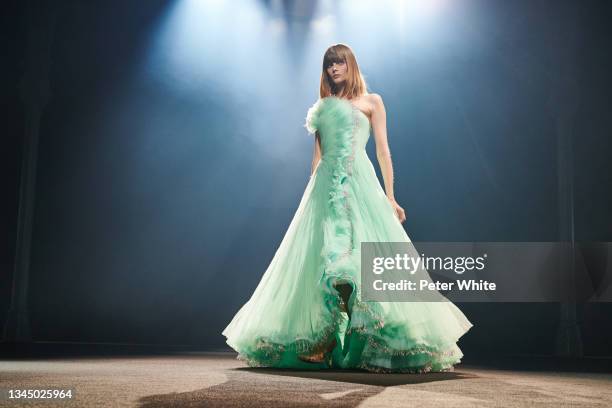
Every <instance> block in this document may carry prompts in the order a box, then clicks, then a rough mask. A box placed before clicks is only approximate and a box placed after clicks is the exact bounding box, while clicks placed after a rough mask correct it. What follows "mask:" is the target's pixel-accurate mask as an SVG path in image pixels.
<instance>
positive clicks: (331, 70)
mask: <svg viewBox="0 0 612 408" xmlns="http://www.w3.org/2000/svg"><path fill="white" fill-rule="evenodd" d="M326 70H327V75H329V77H330V78H331V79H332V81H334V83H335V84H336V85H338V84H341V83H343V82H344V81H346V75H347V71H348V69H347V66H346V62H344V61H341V62H333V63H331V64H329V65H328V66H327V68H326Z"/></svg>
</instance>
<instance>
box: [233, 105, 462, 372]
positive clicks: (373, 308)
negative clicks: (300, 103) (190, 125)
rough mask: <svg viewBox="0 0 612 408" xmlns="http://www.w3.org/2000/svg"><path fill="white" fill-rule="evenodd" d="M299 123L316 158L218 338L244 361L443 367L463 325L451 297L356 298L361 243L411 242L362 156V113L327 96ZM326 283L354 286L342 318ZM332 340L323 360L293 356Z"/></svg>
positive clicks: (449, 364) (455, 355)
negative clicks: (258, 273)
mask: <svg viewBox="0 0 612 408" xmlns="http://www.w3.org/2000/svg"><path fill="white" fill-rule="evenodd" d="M305 127H306V129H307V130H308V131H309V133H313V134H314V133H315V132H316V131H318V132H319V135H320V137H321V151H322V155H321V160H320V161H319V163H318V165H317V167H316V169H315V171H314V173H313V175H312V176H311V178H310V180H309V182H308V184H307V186H306V188H305V191H304V194H303V196H302V199H301V201H300V204H299V206H298V208H297V210H296V213H295V215H294V217H293V219H292V221H291V223H290V225H289V228H288V230H287V232H286V233H285V236H284V237H283V239H282V241H281V243H280V245H279V247H278V249H277V251H276V253H275V255H274V257H273V259H272V260H271V262H270V264H269V266H268V268H267V269H266V271H265V273H264V274H263V276H262V278H261V281H260V282H259V284H258V286H257V288H256V289H255V291H254V292H253V294H252V296H251V298H250V299H249V300H248V301H247V302H246V303H245V304H244V305H243V306H242V307H241V308H240V310H239V311H238V312H237V313H236V315H235V316H234V318H233V319H232V321H231V322H230V323H229V324H228V326H227V327H226V328H225V329H224V330H223V332H222V334H223V335H224V336H225V337H226V338H227V339H226V341H227V344H229V345H230V346H231V347H232V348H233V349H234V350H236V351H237V352H238V357H237V358H238V359H239V360H243V361H245V362H246V363H247V364H248V365H249V366H251V367H277V368H295V369H302V370H309V369H325V368H334V369H364V370H367V371H372V372H421V373H422V372H428V371H452V370H453V368H454V365H455V364H457V363H459V362H460V361H461V358H462V356H463V353H462V352H461V350H460V349H459V347H458V346H457V344H456V343H457V341H458V339H459V338H460V337H461V336H462V335H463V334H464V333H465V332H467V331H468V330H469V329H470V328H471V327H472V324H471V323H470V321H469V320H468V319H467V318H466V317H465V315H464V314H463V313H462V312H461V311H460V310H459V309H458V308H457V307H456V306H455V305H454V304H453V303H451V302H450V301H445V302H374V301H362V300H361V273H360V259H361V258H360V256H361V254H360V243H361V242H362V241H363V242H372V241H377V242H411V240H410V238H409V237H408V235H407V234H406V232H405V231H404V228H403V226H402V224H401V223H400V222H399V220H398V219H397V217H396V215H395V212H394V209H393V207H392V206H391V204H390V202H389V201H388V199H387V197H386V195H385V193H384V191H383V189H382V186H381V185H380V183H379V181H378V178H377V177H376V172H375V170H374V167H373V165H372V162H371V161H370V159H369V157H368V155H367V153H366V150H365V146H366V143H367V141H368V139H369V137H370V130H371V126H370V122H369V120H368V118H367V116H366V115H365V114H364V113H363V112H362V111H361V110H359V109H358V108H357V107H356V106H355V105H354V104H352V103H351V102H350V101H348V100H347V99H343V98H339V97H336V96H328V97H325V98H322V99H319V100H318V101H317V102H316V103H315V104H314V105H313V106H312V107H311V108H310V109H309V110H308V113H307V115H306V124H305ZM334 283H349V284H350V285H351V286H352V288H353V292H352V294H351V297H350V299H349V303H348V307H349V309H350V310H351V318H350V319H349V318H348V316H347V314H346V313H345V312H343V311H342V310H341V304H340V303H341V297H340V294H339V293H338V291H337V290H336V289H335V288H334ZM333 339H336V347H335V348H334V349H333V350H332V351H331V352H329V353H327V354H326V359H325V360H324V361H323V362H320V363H311V362H305V361H302V360H300V359H299V358H298V356H299V355H309V354H313V351H318V350H321V348H322V346H324V345H327V344H330V343H331V342H332V340H333Z"/></svg>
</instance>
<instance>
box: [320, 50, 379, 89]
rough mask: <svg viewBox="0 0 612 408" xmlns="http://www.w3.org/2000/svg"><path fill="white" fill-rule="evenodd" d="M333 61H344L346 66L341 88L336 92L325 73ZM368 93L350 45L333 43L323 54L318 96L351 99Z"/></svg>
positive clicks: (329, 77)
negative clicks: (345, 76) (343, 82)
mask: <svg viewBox="0 0 612 408" xmlns="http://www.w3.org/2000/svg"><path fill="white" fill-rule="evenodd" d="M334 62H337V63H338V62H346V67H347V79H346V83H345V84H344V87H343V88H342V90H340V91H339V92H340V93H339V94H338V89H336V84H335V83H334V81H333V79H332V77H331V76H329V74H328V73H327V67H328V66H329V65H331V64H333V63H334ZM367 93H368V89H367V84H366V81H365V79H364V77H363V75H362V74H361V72H360V71H359V65H357V59H356V58H355V54H353V50H351V47H349V46H348V45H345V44H334V45H332V46H331V47H329V48H328V49H327V50H326V51H325V54H324V55H323V67H322V72H321V85H320V88H319V96H320V97H321V98H325V97H326V96H331V95H335V96H338V97H341V98H348V99H353V98H356V97H360V96H362V95H366V94H367Z"/></svg>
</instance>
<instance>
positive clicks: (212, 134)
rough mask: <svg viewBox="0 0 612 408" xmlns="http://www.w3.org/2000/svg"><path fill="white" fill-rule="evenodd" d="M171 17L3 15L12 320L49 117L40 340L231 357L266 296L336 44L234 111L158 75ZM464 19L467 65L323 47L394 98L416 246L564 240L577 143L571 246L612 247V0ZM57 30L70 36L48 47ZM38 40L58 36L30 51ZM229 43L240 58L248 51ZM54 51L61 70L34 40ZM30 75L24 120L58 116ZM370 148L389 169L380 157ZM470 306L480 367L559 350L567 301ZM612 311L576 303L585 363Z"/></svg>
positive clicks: (159, 11) (602, 352) (228, 103)
mask: <svg viewBox="0 0 612 408" xmlns="http://www.w3.org/2000/svg"><path fill="white" fill-rule="evenodd" d="M173 3H174V2H171V1H160V0H157V1H139V2H136V1H122V2H118V1H115V2H113V1H106V2H101V1H89V2H80V1H79V2H77V1H61V2H60V1H56V2H53V1H50V2H40V1H39V2H30V3H27V2H19V1H6V2H4V3H3V6H2V8H3V12H2V24H1V27H2V28H1V29H2V33H3V35H2V39H1V41H2V49H3V64H2V65H1V69H2V73H1V80H2V112H3V114H4V115H3V116H4V120H3V123H2V139H1V140H2V148H1V149H0V153H1V155H2V158H1V160H0V163H2V171H1V172H0V174H1V175H2V176H1V177H2V179H3V183H2V186H3V190H4V191H3V200H2V211H1V215H0V217H2V218H1V220H2V235H1V237H0V239H1V242H0V244H1V245H0V250H1V251H2V252H1V254H0V262H1V263H0V276H1V279H0V321H2V322H4V320H5V318H6V316H7V312H8V309H9V305H10V301H11V284H12V276H13V273H14V261H15V242H16V237H17V236H16V232H17V219H18V202H19V194H18V192H19V185H20V174H21V162H22V157H23V148H24V140H25V134H26V129H28V126H33V121H37V123H38V124H39V126H40V127H39V132H38V140H39V146H38V148H39V149H38V162H37V172H36V175H37V181H36V194H35V207H34V208H35V209H34V225H33V231H32V234H33V235H32V248H31V258H30V261H31V263H30V286H29V294H28V296H29V298H28V299H29V301H28V304H29V317H30V322H31V328H32V337H33V339H34V340H37V341H43V340H44V341H82V342H122V343H152V344H160V345H161V344H187V345H194V346H198V347H202V348H203V349H207V348H222V347H224V345H225V343H224V338H223V337H222V336H221V334H220V333H221V331H222V330H223V328H224V327H225V325H226V324H227V323H229V320H230V319H231V318H232V316H233V315H234V314H235V313H236V311H237V310H238V308H239V307H240V306H241V305H242V304H243V303H244V302H245V301H246V300H248V298H249V297H250V295H251V293H252V291H253V290H254V288H255V286H256V285H257V283H258V282H259V279H260V278H261V275H262V274H263V272H264V271H265V268H266V267H267V265H268V263H269V262H270V260H271V258H272V256H273V255H274V253H275V251H276V249H277V246H278V244H279V243H280V240H281V239H282V237H283V234H284V232H285V231H286V229H287V227H288V225H289V222H290V220H291V217H292V216H293V213H294V212H295V210H296V208H297V205H298V202H299V199H300V197H301V195H302V193H303V189H304V187H305V186H306V183H307V179H308V175H309V170H310V168H309V167H310V160H311V154H312V153H311V152H312V140H311V139H310V138H309V137H308V136H307V134H306V131H305V130H304V129H303V127H302V125H303V119H304V115H305V113H306V109H307V108H308V107H309V106H310V105H311V104H312V103H313V102H314V101H315V99H316V97H317V96H318V95H317V89H318V82H317V78H318V75H319V70H320V58H321V56H322V53H323V51H324V50H325V47H322V48H320V49H317V50H316V51H317V54H318V56H317V57H316V59H314V60H310V59H308V60H306V59H300V58H298V57H296V58H295V59H293V60H292V62H291V63H288V64H294V65H289V66H290V67H291V69H296V68H295V67H296V65H298V66H301V69H303V70H305V71H307V72H308V81H306V82H305V83H302V82H297V81H296V82H294V83H291V82H287V81H278V82H280V83H274V82H272V83H270V85H269V87H270V92H269V93H268V94H266V93H263V92H256V91H253V89H248V90H245V92H244V93H243V94H241V95H239V96H238V97H236V95H235V94H231V93H228V92H225V90H224V86H226V85H227V84H226V83H222V82H218V83H215V82H214V80H213V79H211V80H210V81H209V82H206V81H204V82H200V83H197V84H193V89H192V91H194V92H195V93H197V94H199V96H198V97H197V98H193V97H189V98H188V97H185V96H184V95H182V94H180V93H179V92H176V91H173V90H172V89H169V88H168V86H167V85H166V86H161V85H160V82H159V81H156V80H155V78H154V77H153V76H151V75H150V73H151V70H146V69H142V67H143V60H144V55H145V50H146V49H147V47H148V46H149V43H150V42H151V41H152V37H153V35H154V33H156V31H157V30H158V25H159V24H160V21H161V19H162V17H163V16H164V15H165V13H168V10H169V9H171V6H172V4H173ZM460 3H461V7H463V10H464V12H465V14H464V15H463V14H458V15H457V16H456V18H455V19H451V22H450V24H449V26H447V27H446V30H447V31H448V32H451V33H452V32H453V30H456V32H457V33H464V32H470V33H472V35H473V37H469V39H470V41H471V40H474V43H473V44H474V46H473V47H471V48H469V50H470V52H468V53H465V54H463V55H459V56H457V55H456V54H453V49H452V48H441V49H438V50H437V52H438V53H437V54H436V57H435V58H437V59H435V58H433V59H432V61H434V62H437V63H434V64H431V65H429V66H428V67H427V69H424V68H423V67H421V66H419V64H420V63H422V60H419V59H418V58H416V57H415V56H414V54H413V53H412V51H411V49H410V48H407V49H403V50H398V48H397V47H398V43H399V41H398V42H397V43H393V42H392V41H391V42H386V43H384V44H382V45H381V46H380V51H379V53H378V54H374V53H367V52H363V53H360V52H359V49H360V43H359V41H357V40H355V41H351V39H350V38H346V39H345V38H335V37H334V38H330V39H329V41H328V44H327V45H330V44H332V43H333V42H346V43H348V44H349V45H351V46H352V47H353V49H354V50H355V51H356V53H357V57H358V60H359V61H360V64H361V68H362V70H363V71H364V72H366V73H367V74H368V78H369V85H370V88H371V89H370V91H371V92H377V93H380V94H381V95H382V96H383V98H384V100H385V105H386V108H387V115H388V118H387V123H388V131H389V141H390V146H391V151H392V155H393V159H394V168H395V176H396V183H395V191H396V197H397V199H398V201H399V202H400V204H401V205H402V206H403V207H404V208H405V209H406V212H407V216H408V220H407V222H406V223H405V224H404V225H405V228H406V230H407V232H408V234H409V235H410V237H411V238H412V239H413V240H415V241H557V240H560V239H564V238H567V224H566V217H564V216H560V212H561V213H562V209H563V208H564V207H563V206H564V203H563V202H561V201H563V200H565V199H566V198H567V194H568V190H567V188H566V186H564V185H561V184H560V182H559V174H560V173H561V172H562V170H561V169H560V168H559V162H558V150H557V149H558V140H559V139H558V138H559V135H560V133H563V132H565V133H564V134H566V135H567V134H569V135H570V138H571V139H570V140H571V141H572V144H571V146H570V149H569V150H570V151H571V152H572V153H573V166H571V167H572V173H570V174H573V176H571V179H572V181H573V191H570V193H569V194H570V195H571V196H572V197H573V200H574V206H575V207H574V211H573V217H574V218H573V223H572V225H573V228H574V231H575V239H576V240H577V241H583V242H588V241H612V239H611V238H612V237H611V236H612V214H611V212H610V208H612V193H611V191H610V186H611V185H612V183H611V181H612V180H611V174H612V171H611V170H612V169H611V167H612V166H611V165H610V158H611V155H610V153H611V151H612V149H611V141H610V140H611V138H610V137H611V136H612V132H611V131H612V118H611V115H610V103H611V102H612V99H611V98H612V86H611V81H610V76H609V73H610V72H612V47H611V46H610V45H611V44H610V40H609V39H610V36H611V34H612V32H611V29H610V26H609V21H610V18H611V17H612V13H611V11H612V6H611V3H610V2H608V1H552V0H551V1H511V2H508V1H501V0H499V1H465V2H460ZM27 4H30V5H33V6H32V9H30V10H31V11H30V13H31V14H28V9H27ZM257 4H259V5H260V6H261V7H262V8H263V9H264V10H268V8H269V7H270V5H269V4H268V3H267V2H259V3H257ZM287 4H288V5H290V4H291V3H287ZM288 10H289V11H290V10H291V9H290V8H288ZM306 11H308V10H306ZM31 16H35V17H31ZM48 16H55V20H54V21H55V24H54V25H53V26H52V27H51V28H48V29H42V31H37V30H40V26H37V24H38V23H37V22H40V21H47V20H48ZM465 16H471V17H470V18H471V19H472V20H470V19H465V18H463V17H465ZM282 17H283V18H285V19H286V21H289V22H292V21H294V20H295V21H297V22H299V23H300V24H303V23H304V21H307V20H308V18H309V16H308V14H306V15H304V14H300V15H297V17H296V14H292V13H291V12H287V13H286V14H284V15H283V16H282ZM298 17H299V18H298ZM475 22H477V23H478V25H477V26H476V25H474V24H475ZM226 24H227V25H228V27H229V28H230V29H232V30H240V27H232V21H231V19H229V20H228V21H227V22H226ZM36 27H38V29H37V28H36ZM290 27H294V30H295V31H293V32H291V33H290V34H291V35H289V36H288V37H287V40H286V42H285V44H284V46H285V47H286V48H287V54H288V55H300V53H301V52H302V51H303V50H304V49H305V43H306V42H307V41H309V38H310V37H309V36H308V35H306V34H307V32H304V31H299V30H298V29H297V28H296V27H297V26H296V25H293V26H292V25H290ZM475 27H477V29H478V31H477V32H474V31H469V30H473V29H475ZM37 32H42V33H43V36H44V37H45V39H43V40H40V39H39V40H33V39H32V38H33V33H37ZM305 33H306V34H305ZM221 40H222V39H221ZM36 41H38V42H36ZM227 41H228V44H227V49H228V53H230V52H241V50H240V49H232V44H231V42H230V40H227ZM372 41H373V40H372ZM40 43H43V44H44V43H48V44H49V47H50V48H49V49H48V54H45V52H44V50H41V47H40V46H33V45H32V44H40ZM468 45H469V44H468ZM265 46H266V44H261V47H265ZM364 48H365V47H364ZM455 51H456V50H455ZM28 53H31V54H28ZM377 58H379V59H380V60H376V64H375V63H374V62H375V59H377ZM381 61H382V62H384V61H390V62H388V63H386V64H382V63H380V62H381ZM258 62H259V61H254V66H253V67H250V68H249V67H248V66H244V67H243V69H244V70H248V69H251V70H256V68H255V66H256V65H257V63H258ZM379 63H380V64H379ZM28 69H30V70H32V71H33V72H36V75H37V76H38V78H40V79H44V78H45V76H48V85H49V87H50V94H49V99H48V101H47V103H42V104H41V106H42V110H41V116H40V120H39V121H38V120H37V119H33V115H31V113H28V112H31V110H28V109H30V108H28V107H31V106H32V104H37V103H38V102H41V101H38V102H36V98H35V100H34V101H32V99H27V98H26V99H24V98H23V97H22V95H21V94H20V87H19V84H20V83H22V84H23V82H22V81H23V78H24V75H25V73H26V71H27V70H28ZM251 73H252V72H251V71H249V74H251ZM29 78H31V77H29ZM213 78H214V77H213ZM30 85H31V82H30ZM26 88H27V87H26ZM269 100H273V102H269ZM266 103H268V105H265V104H266ZM368 153H369V154H370V157H371V158H372V160H373V162H374V163H375V165H376V162H375V160H374V158H375V155H374V150H373V143H372V142H370V145H369V147H368ZM608 262H609V261H608ZM459 306H460V308H461V309H462V310H463V311H464V312H465V314H466V315H467V317H468V318H469V319H470V320H471V321H472V322H473V323H474V326H475V327H474V328H473V329H472V330H471V331H470V332H469V333H468V334H466V336H465V337H464V338H462V340H461V343H460V344H461V346H462V349H463V351H464V352H465V354H466V355H470V354H478V353H488V352H491V353H506V354H508V353H533V354H553V353H554V352H555V349H554V345H555V339H556V335H557V328H558V324H559V304H556V303H542V304H518V303H508V304H484V303H467V304H461V305H459ZM611 312H612V307H611V305H610V304H608V303H592V304H587V305H579V306H578V320H579V324H580V329H581V333H582V340H583V343H584V354H585V355H590V356H610V355H612V348H610V346H609V345H610V344H612V324H610V323H611V320H610V316H611Z"/></svg>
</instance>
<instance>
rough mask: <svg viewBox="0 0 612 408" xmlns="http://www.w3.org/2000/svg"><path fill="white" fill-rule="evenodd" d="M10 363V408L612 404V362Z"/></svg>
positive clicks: (111, 358) (32, 359) (122, 359)
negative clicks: (316, 365)
mask: <svg viewBox="0 0 612 408" xmlns="http://www.w3.org/2000/svg"><path fill="white" fill-rule="evenodd" d="M0 357H1V358H0V389H2V391H3V393H4V394H5V395H4V397H3V399H2V400H0V406H3V407H4V406H11V407H16V406H18V407H29V406H44V407H59V406H61V407H64V406H74V407H170V406H180V407H254V406H255V407H256V406H262V407H356V406H359V407H385V408H389V407H419V408H426V407H610V406H612V374H611V373H610V372H609V371H608V372H606V371H607V368H608V366H607V363H604V364H603V365H602V364H601V363H600V364H597V365H596V367H595V369H594V370H591V371H599V372H585V370H584V369H583V368H580V370H574V371H572V370H571V369H568V368H567V367H565V366H563V365H559V364H557V363H550V362H549V363H548V364H540V366H543V367H544V369H538V368H534V367H533V365H534V364H533V362H532V364H526V365H527V366H528V368H526V369H520V368H517V366H520V365H521V362H520V361H517V360H516V359H512V360H511V361H512V362H513V363H514V364H511V365H512V366H513V367H511V368H507V367H506V368H491V367H487V366H484V365H482V364H469V363H462V364H460V365H458V366H457V367H456V369H455V371H454V372H450V373H428V374H421V375H419V374H374V373H367V372H363V371H316V372H305V371H293V370H275V369H266V368H248V367H246V366H245V364H244V363H243V362H241V361H238V360H236V358H235V357H236V354H235V353H231V352H208V353H201V352H185V351H181V352H170V353H166V354H164V355H161V354H148V355H147V354H142V353H141V354H138V355H130V353H129V352H128V353H117V354H116V355H112V353H104V354H102V355H84V356H74V355H44V356H27V357H23V356H19V357H15V356H14V355H7V354H6V353H3V354H2V355H1V356H0ZM506 362H507V361H506ZM489 365H490V364H489ZM497 365H498V366H501V365H503V364H502V363H500V362H497ZM506 365H508V364H506ZM49 387H52V388H70V389H72V390H74V394H73V399H72V400H71V401H52V400H46V401H40V400H39V401H24V400H19V401H17V400H12V401H9V400H7V399H6V392H7V389H12V388H18V389H44V388H49Z"/></svg>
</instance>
